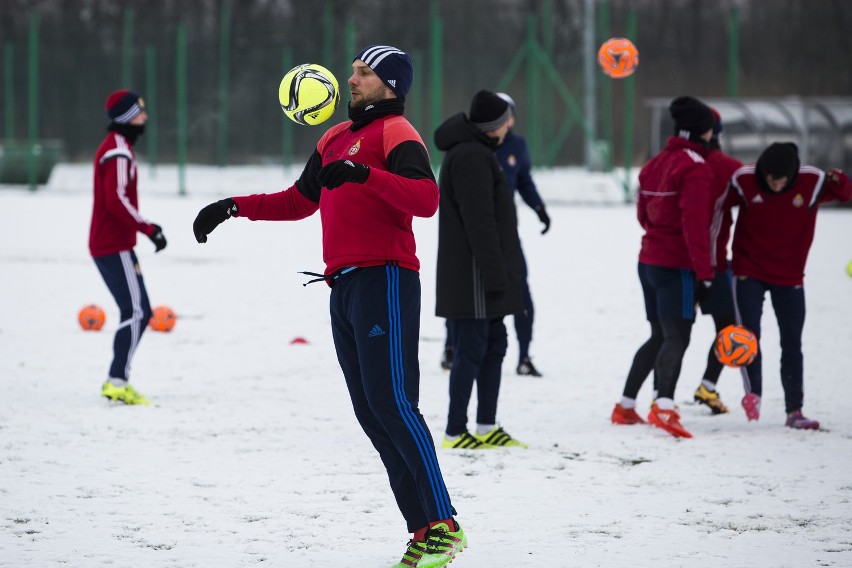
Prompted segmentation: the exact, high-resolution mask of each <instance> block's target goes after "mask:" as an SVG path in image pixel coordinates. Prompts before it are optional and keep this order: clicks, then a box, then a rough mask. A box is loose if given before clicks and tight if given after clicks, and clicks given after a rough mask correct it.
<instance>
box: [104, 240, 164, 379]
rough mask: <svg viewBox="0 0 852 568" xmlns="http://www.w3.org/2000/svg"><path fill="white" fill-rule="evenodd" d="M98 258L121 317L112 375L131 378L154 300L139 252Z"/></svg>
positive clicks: (113, 356) (115, 344)
mask: <svg viewBox="0 0 852 568" xmlns="http://www.w3.org/2000/svg"><path fill="white" fill-rule="evenodd" d="M94 261H95V265H96V266H97V267H98V270H99V271H100V273H101V276H102V277H103V279H104V282H106V285H107V288H109V291H110V292H111V293H112V296H113V298H115V302H116V303H117V304H118V311H119V315H120V318H121V321H120V322H119V324H118V329H116V330H115V339H113V343H112V353H113V355H112V363H111V364H110V367H109V376H110V377H112V378H116V379H124V380H128V378H129V376H130V361H131V359H133V353H134V352H135V351H136V347H137V346H138V345H139V340H140V339H141V338H142V334H143V333H144V332H145V329H146V328H147V327H148V320H149V319H151V303H150V302H149V301H148V292H147V291H146V290H145V282H144V280H143V279H142V271H141V270H140V269H139V260H138V259H137V258H136V253H135V252H133V251H132V250H127V251H121V252H119V253H117V254H110V255H107V256H98V257H95V258H94Z"/></svg>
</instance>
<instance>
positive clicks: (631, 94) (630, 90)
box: [624, 10, 636, 203]
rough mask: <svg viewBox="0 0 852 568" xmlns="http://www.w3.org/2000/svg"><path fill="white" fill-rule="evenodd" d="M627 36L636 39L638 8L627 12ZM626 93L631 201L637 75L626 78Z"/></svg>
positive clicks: (627, 193) (626, 175)
mask: <svg viewBox="0 0 852 568" xmlns="http://www.w3.org/2000/svg"><path fill="white" fill-rule="evenodd" d="M627 38H628V39H629V40H630V41H633V42H635V41H636V10H630V12H628V14H627ZM625 81H626V84H625V86H624V87H625V94H624V202H625V203H628V202H629V201H630V170H631V168H632V166H633V119H634V114H635V113H634V111H633V102H634V100H635V98H636V76H635V75H631V76H630V77H627V78H626V79H625Z"/></svg>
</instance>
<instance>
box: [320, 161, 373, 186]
mask: <svg viewBox="0 0 852 568" xmlns="http://www.w3.org/2000/svg"><path fill="white" fill-rule="evenodd" d="M368 177H370V166H365V165H364V164H359V163H358V162H353V161H352V160H337V161H335V162H329V163H328V164H326V165H324V166H323V167H322V169H321V170H320V171H319V173H318V174H317V181H319V182H320V185H321V186H323V187H327V188H328V189H334V188H335V187H340V186H341V185H343V184H344V183H346V182H347V181H351V182H352V183H364V182H365V181H367V178H368Z"/></svg>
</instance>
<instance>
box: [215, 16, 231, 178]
mask: <svg viewBox="0 0 852 568" xmlns="http://www.w3.org/2000/svg"><path fill="white" fill-rule="evenodd" d="M230 53H231V3H230V2H228V1H227V0H226V1H225V2H222V10H221V16H220V19H219V136H218V138H219V144H218V149H217V153H218V158H219V160H218V161H219V167H220V168H221V167H225V166H226V165H227V163H228V84H229V82H230V75H231V59H230Z"/></svg>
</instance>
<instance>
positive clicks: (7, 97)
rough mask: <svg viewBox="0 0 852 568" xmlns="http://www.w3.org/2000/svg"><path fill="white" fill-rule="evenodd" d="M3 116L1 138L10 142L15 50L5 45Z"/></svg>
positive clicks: (11, 134) (13, 100)
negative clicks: (3, 122) (4, 118)
mask: <svg viewBox="0 0 852 568" xmlns="http://www.w3.org/2000/svg"><path fill="white" fill-rule="evenodd" d="M3 53H4V57H3V86H4V88H3V100H4V105H3V106H4V108H3V114H4V115H5V116H6V120H5V124H4V127H3V137H4V138H6V140H11V139H12V138H13V137H14V136H15V89H13V88H12V85H13V84H14V82H15V48H14V47H13V46H12V44H11V43H8V42H7V43H6V45H5V46H4V48H3Z"/></svg>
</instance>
